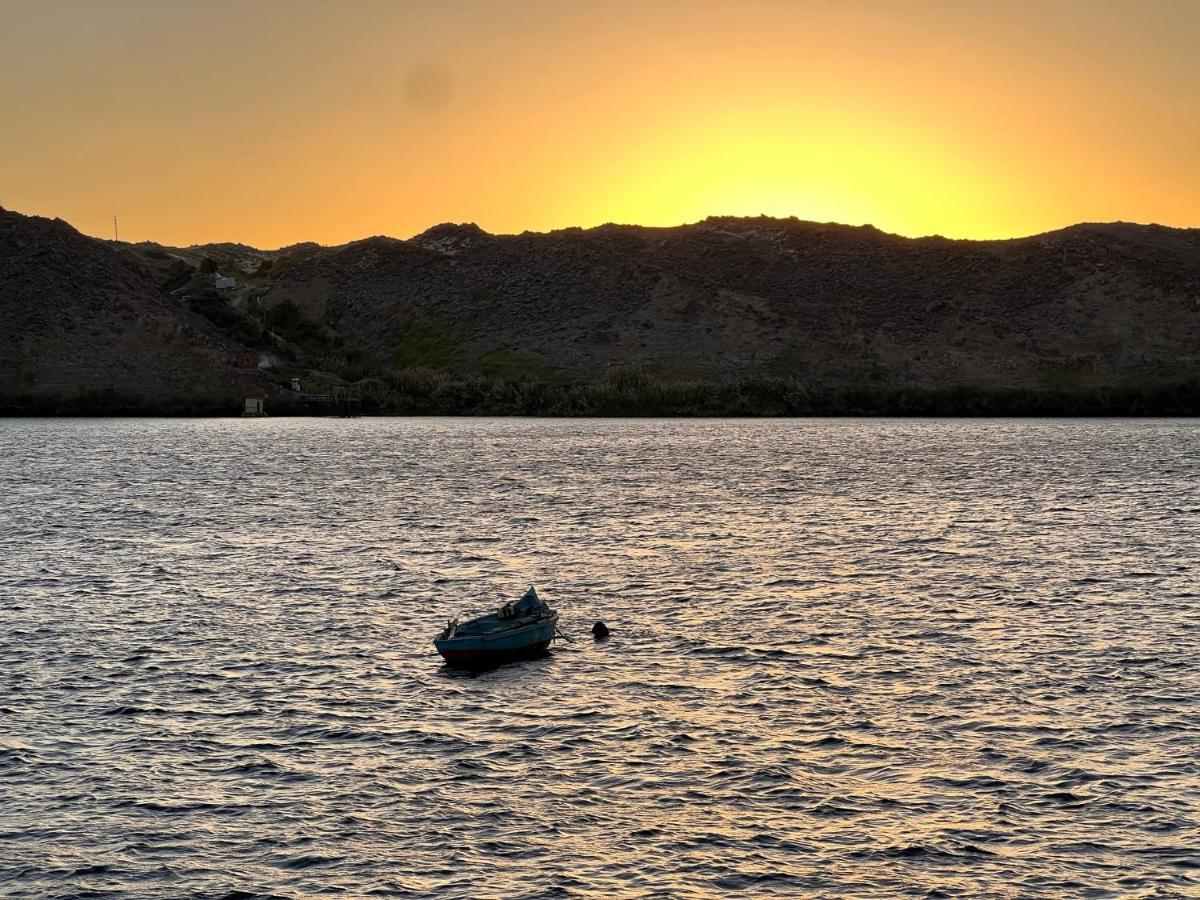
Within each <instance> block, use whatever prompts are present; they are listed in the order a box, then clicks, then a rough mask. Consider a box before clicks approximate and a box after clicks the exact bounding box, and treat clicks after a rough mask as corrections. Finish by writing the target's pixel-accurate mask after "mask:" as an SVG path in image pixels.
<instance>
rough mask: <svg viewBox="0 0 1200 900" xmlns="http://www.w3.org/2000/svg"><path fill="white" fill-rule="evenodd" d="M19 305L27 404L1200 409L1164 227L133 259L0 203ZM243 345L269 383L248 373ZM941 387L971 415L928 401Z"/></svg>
mask: <svg viewBox="0 0 1200 900" xmlns="http://www.w3.org/2000/svg"><path fill="white" fill-rule="evenodd" d="M217 276H226V277H227V278H232V279H234V282H235V283H236V287H234V288H229V287H228V284H229V282H228V281H225V282H224V283H225V285H226V287H225V288H223V289H222V290H217V289H215V288H214V281H213V279H215V278H216V277H217ZM0 314H3V316H4V318H5V322H6V328H5V331H4V333H3V335H2V336H0V397H3V398H5V402H6V404H7V406H8V407H9V408H25V407H28V406H29V404H30V403H32V402H35V401H37V400H38V398H42V399H43V400H44V398H46V397H55V398H58V399H59V400H60V401H62V402H68V403H75V404H76V406H78V405H80V404H83V405H86V398H87V397H89V396H95V395H96V393H97V392H108V393H109V394H110V395H115V396H118V397H121V398H125V405H126V406H130V407H138V406H142V407H146V408H160V407H161V408H162V411H171V408H172V404H177V403H179V402H180V400H179V398H182V397H195V398H203V403H198V404H197V405H200V406H206V407H207V406H214V405H220V403H219V401H218V398H222V397H224V398H226V399H225V400H224V401H220V402H224V403H226V404H228V406H227V407H222V408H229V409H232V408H233V405H234V404H235V402H238V401H240V397H241V396H243V395H249V392H252V391H256V390H257V391H260V392H263V393H266V394H267V395H269V396H273V397H275V398H276V399H277V400H278V405H279V406H280V407H281V408H285V409H286V408H288V403H289V398H290V392H289V391H288V390H287V386H288V385H290V384H291V379H292V378H293V377H298V378H301V379H302V380H309V379H317V380H319V381H322V383H328V382H329V381H331V380H337V379H345V380H352V381H358V380H363V379H365V384H366V386H367V389H368V394H369V396H370V398H371V399H372V402H373V403H374V405H375V408H377V409H380V410H382V411H407V410H414V409H415V410H419V411H445V412H460V411H466V412H488V411H497V412H581V413H589V412H605V411H626V412H636V411H646V412H712V413H720V412H726V411H735V412H750V413H753V412H765V413H777V412H803V411H828V412H839V411H850V412H853V411H860V410H861V411H868V412H905V411H921V410H922V409H925V408H927V407H928V408H929V409H932V410H933V411H938V412H971V411H1007V410H1009V407H1011V406H1012V404H1011V403H1009V404H1008V405H1007V406H1006V405H1005V403H1000V404H999V405H996V404H995V403H990V402H989V403H983V404H982V405H980V404H975V403H973V402H967V399H966V398H972V397H974V398H978V397H985V398H986V397H992V396H995V397H1006V396H1007V397H1012V396H1017V395H1019V396H1020V397H1022V398H1024V399H1023V400H1022V401H1021V403H1022V404H1027V402H1028V401H1029V400H1030V398H1032V399H1033V400H1034V401H1037V398H1039V397H1049V398H1055V399H1054V402H1053V403H1050V404H1049V405H1045V404H1042V405H1039V402H1034V403H1033V406H1032V408H1031V410H1032V411H1061V410H1065V411H1102V412H1103V411H1113V412H1121V411H1132V412H1154V411H1160V412H1176V411H1192V410H1193V407H1200V397H1198V396H1197V391H1196V389H1195V387H1196V385H1197V383H1198V382H1197V376H1198V375H1200V230H1197V229H1171V228H1164V227H1160V226H1152V225H1151V226H1143V225H1131V224H1125V223H1113V224H1099V225H1078V226H1073V227H1071V228H1067V229H1064V230H1061V231H1057V232H1051V233H1048V234H1044V235H1038V236H1034V237H1029V238H1020V239H1014V240H1007V241H954V240H947V239H943V238H936V237H934V238H922V239H908V238H901V237H897V236H894V235H888V234H885V233H883V232H880V231H878V230H876V229H874V228H871V227H862V228H855V227H848V226H841V225H822V224H816V223H810V222H802V221H797V220H793V219H788V220H780V219H770V218H757V219H736V218H712V219H708V220H706V221H704V222H700V223H697V224H694V225H686V226H680V227H676V228H643V227H636V226H617V225H608V226H602V227H599V228H593V229H586V230H585V229H566V230H562V231H556V232H551V233H547V234H531V233H527V234H522V235H504V236H500V235H490V234H488V233H486V232H484V231H482V230H481V229H479V228H478V227H476V226H474V225H450V224H447V225H439V226H436V227H434V228H431V229H429V230H428V231H426V232H424V233H423V234H421V235H418V236H416V237H414V238H411V239H409V240H395V239H391V238H385V237H377V238H369V239H366V240H362V241H356V242H353V243H350V244H346V245H344V246H340V247H330V248H321V247H318V246H317V245H314V244H300V245H295V246H294V247H290V248H283V249H281V250H276V251H260V250H256V249H254V248H251V247H246V246H243V245H239V244H211V245H204V246H197V247H190V248H168V247H159V246H157V245H153V244H138V245H128V244H114V243H113V242H108V241H100V240H96V239H93V238H88V237H85V236H83V235H81V234H79V233H78V232H76V231H74V230H73V229H71V228H70V226H68V225H66V224H65V223H62V222H59V221H49V220H45V219H37V218H32V217H25V216H20V215H18V214H16V213H11V212H0ZM238 351H243V352H242V353H241V354H240V355H241V356H242V357H243V358H244V357H245V355H246V353H257V354H260V355H261V357H262V359H263V360H264V361H267V362H268V364H269V366H270V368H269V369H267V370H264V371H261V372H260V371H250V372H247V371H245V370H242V369H238V368H237V367H236V365H235V363H234V360H235V359H237V358H238V357H239V353H238ZM747 384H751V385H753V391H751V394H752V396H751V397H750V399H749V400H747V399H746V396H745V394H746V391H745V389H744V388H745V386H746V385H747ZM598 385H599V386H600V387H601V388H602V389H598V388H597V386H598ZM764 385H765V386H764ZM414 390H415V391H417V393H420V394H421V397H420V398H419V401H420V402H411V401H413V398H412V394H413V391H414ZM597 390H599V392H598V393H597ZM589 391H590V392H591V393H589ZM614 391H616V392H617V393H620V394H621V397H620V402H619V403H616V405H615V406H614V405H613V402H610V401H613V396H614V393H613V392H614ZM714 391H715V392H716V393H714ZM781 392H782V393H783V394H786V395H787V396H786V398H785V399H781V396H782V394H781ZM734 394H736V395H738V397H739V398H740V399H739V400H738V402H737V403H735V404H734V405H733V406H730V405H729V402H728V401H729V398H730V397H731V396H733V395H734ZM934 395H936V396H938V397H942V398H945V397H947V396H949V397H951V398H958V399H951V400H950V401H939V402H938V403H937V404H934V405H933V406H928V405H926V406H923V405H922V403H921V402H915V403H914V402H913V401H914V398H917V399H918V401H919V398H921V397H923V396H934ZM714 397H717V398H718V399H715V400H714V399H713V398H714ZM756 397H757V398H759V399H758V400H756V399H755V398H756ZM900 397H903V398H905V399H904V400H903V401H901V400H898V399H897V398H900ZM156 398H157V399H156ZM167 398H171V399H170V401H169V402H168V400H167ZM564 398H566V400H564ZM664 398H665V399H664ZM721 398H723V399H721ZM822 398H824V399H822ZM839 398H840V399H839ZM846 398H854V400H853V403H852V404H850V405H849V406H846V402H847V401H846ZM1113 398H1117V399H1115V400H1114V399H1113ZM1130 398H1133V399H1130ZM1164 398H1166V399H1164ZM760 400H761V402H759V401H760ZM568 401H569V402H568ZM1005 402H1007V401H1005ZM1130 404H1132V406H1129V405H1130ZM960 406H961V407H962V408H961V409H960V408H959V407H960ZM1126 406H1129V408H1128V409H1126V408H1125V407H1126ZM1023 408H1024V407H1019V408H1015V411H1022V409H1023Z"/></svg>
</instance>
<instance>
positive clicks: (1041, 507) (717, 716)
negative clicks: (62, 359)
mask: <svg viewBox="0 0 1200 900" xmlns="http://www.w3.org/2000/svg"><path fill="white" fill-rule="evenodd" d="M0 460H2V462H0V526H2V527H0V622H2V624H3V629H2V631H0V715H2V717H3V718H2V723H3V729H2V730H0V894H3V895H5V896H11V897H67V896H89V897H181V896H213V897H225V896H229V897H247V896H258V895H262V896H267V895H271V896H278V897H301V896H310V895H313V894H319V893H326V892H328V893H336V892H343V893H345V894H346V895H348V896H365V895H397V896H402V895H413V896H445V897H463V898H480V897H504V898H512V897H589V898H590V897H596V898H599V897H682V898H698V897H715V896H723V895H729V894H740V895H744V896H808V895H812V896H829V897H837V896H847V895H851V894H854V895H860V896H880V897H894V896H903V895H912V896H962V897H1018V896H1020V897H1030V896H1045V897H1062V896H1079V895H1089V896H1134V897H1137V896H1145V897H1172V896H1196V895H1197V894H1198V893H1200V828H1198V827H1197V806H1198V803H1200V775H1198V768H1200V763H1198V759H1200V707H1198V705H1197V695H1198V694H1200V677H1198V664H1200V658H1198V651H1197V637H1198V636H1200V631H1198V629H1200V588H1198V587H1197V571H1196V564H1197V550H1198V548H1200V527H1198V522H1200V425H1197V424H1196V423H1192V422H1182V421H1071V422H1051V421H1041V422H1038V421H1019V422H1018V421H970V422H952V421H938V422H934V421H928V422H922V421H851V420H842V421H661V420H659V421H649V420H648V421H561V420H560V421H536V420H449V419H425V420H411V419H407V420H406V419H395V420H369V419H363V420H353V421H339V420H271V419H267V420H248V421H241V420H229V421H225V420H210V421H150V420H128V421H120V420H97V421H87V420H57V421H15V420H10V421H3V422H0ZM531 582H532V583H535V584H537V585H538V587H539V589H541V590H542V592H543V594H544V596H545V597H546V598H547V599H549V600H550V601H551V602H552V603H554V604H555V605H557V606H558V607H559V608H560V609H561V611H562V616H563V626H564V629H565V631H566V632H567V633H568V634H569V635H571V636H572V637H574V638H575V643H572V644H559V645H557V647H556V649H555V651H554V653H553V655H552V656H550V657H549V658H546V659H543V660H538V661H534V662H531V663H525V664H520V665H514V666H508V667H504V668H501V669H499V670H496V671H493V672H491V673H487V674H484V675H482V676H479V677H466V676H461V675H456V674H454V673H452V672H450V671H448V670H446V669H444V668H443V667H442V666H441V665H440V661H439V659H438V658H437V656H436V655H435V653H434V652H433V648H432V646H431V645H430V639H431V638H432V636H433V635H434V634H435V633H436V632H437V630H438V629H439V628H440V626H441V625H442V623H443V622H444V620H445V619H446V618H447V617H448V616H451V615H454V614H457V613H459V612H462V611H469V610H474V611H483V610H486V609H489V608H492V607H494V606H496V605H498V604H499V602H501V600H504V599H510V598H513V597H515V596H517V595H518V594H519V593H520V591H522V590H523V589H524V588H525V586H526V585H527V584H529V583H531ZM597 618H602V619H604V620H605V621H606V622H608V623H609V625H610V626H611V627H612V629H613V637H612V639H611V640H609V641H608V642H607V643H604V644H598V645H597V644H593V643H592V642H591V641H590V639H589V636H588V634H587V630H588V628H589V627H590V625H591V623H592V622H593V621H594V620H595V619H597ZM235 892H240V893H235Z"/></svg>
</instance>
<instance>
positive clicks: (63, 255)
mask: <svg viewBox="0 0 1200 900" xmlns="http://www.w3.org/2000/svg"><path fill="white" fill-rule="evenodd" d="M150 262H153V263H156V264H157V266H155V265H148V264H147V262H146V260H143V258H142V256H141V254H138V253H134V252H131V251H130V250H129V249H128V248H126V247H124V246H122V245H114V244H110V243H109V242H106V241H99V240H95V239H94V238H89V237H85V236H84V235H82V234H80V233H79V232H78V231H76V230H75V229H74V228H72V227H71V226H70V225H68V224H67V223H66V222H63V221H61V220H58V219H54V220H50V219H42V218H36V217H27V216H21V215H18V214H16V213H12V212H7V211H4V210H0V320H2V321H3V323H4V325H3V328H0V409H4V410H5V411H9V412H23V411H29V412H85V413H86V412H109V411H112V412H117V411H129V412H156V411H162V412H214V411H234V410H236V409H237V404H238V403H239V402H240V400H241V399H242V398H243V397H245V396H247V395H254V394H255V393H256V392H257V393H261V392H262V391H263V390H269V389H270V387H271V386H270V385H269V383H268V382H266V381H265V380H264V379H263V377H262V376H261V375H260V374H259V373H258V372H257V371H255V370H250V371H247V370H245V369H238V368H236V367H235V366H234V365H233V364H232V362H233V359H234V354H236V352H237V350H238V349H239V344H238V343H237V342H236V341H234V340H231V339H230V338H229V337H227V336H226V335H225V334H224V333H222V331H221V330H220V329H219V328H217V327H215V326H214V325H213V324H212V323H211V322H209V321H208V320H207V319H206V318H204V317H203V316H201V315H197V314H196V313H194V312H192V311H191V310H190V309H188V308H187V307H186V306H183V305H181V304H180V303H179V302H178V301H177V300H175V299H173V298H171V297H170V296H168V295H167V294H166V293H165V291H164V290H163V287H164V284H165V283H166V282H167V281H169V280H171V278H178V277H179V276H180V275H181V274H182V273H183V272H184V270H186V269H187V268H188V267H187V266H186V264H183V263H181V262H180V261H178V260H174V259H172V258H171V257H169V256H168V255H167V254H165V253H163V252H162V251H159V250H155V251H153V252H152V253H151V257H150Z"/></svg>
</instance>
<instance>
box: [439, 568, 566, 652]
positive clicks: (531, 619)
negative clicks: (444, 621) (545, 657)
mask: <svg viewBox="0 0 1200 900" xmlns="http://www.w3.org/2000/svg"><path fill="white" fill-rule="evenodd" d="M557 626H558V611H557V610H554V609H551V608H550V607H549V606H547V605H546V603H545V601H543V600H542V598H541V597H539V596H538V595H537V591H536V590H534V589H533V588H532V587H530V588H529V590H527V591H526V592H525V594H524V596H522V597H521V599H520V600H518V601H517V602H516V603H511V602H510V603H505V604H504V605H503V606H502V607H500V609H498V610H497V611H496V612H494V613H489V614H488V615H486V616H480V617H479V618H477V619H471V620H470V621H468V622H463V623H462V624H459V622H458V620H457V619H454V620H452V621H451V622H450V623H449V624H448V625H447V626H446V628H445V630H444V631H442V633H441V634H440V635H438V636H437V637H436V638H434V641H433V645H434V646H435V647H437V651H438V653H440V654H442V658H443V659H444V660H446V662H447V663H448V664H449V665H452V666H458V667H460V668H465V669H486V668H490V667H492V666H496V665H499V664H500V663H504V662H508V661H510V660H514V659H529V658H531V657H535V656H540V655H541V654H543V653H545V652H546V650H547V649H548V648H549V647H550V642H551V641H552V640H554V635H555V632H557V631H558V627H557Z"/></svg>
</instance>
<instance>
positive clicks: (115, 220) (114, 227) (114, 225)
mask: <svg viewBox="0 0 1200 900" xmlns="http://www.w3.org/2000/svg"><path fill="white" fill-rule="evenodd" d="M113 240H114V241H119V240H121V238H120V235H118V234H117V214H116V213H113Z"/></svg>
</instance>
